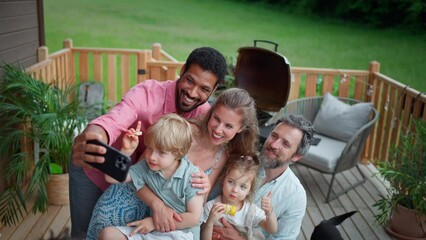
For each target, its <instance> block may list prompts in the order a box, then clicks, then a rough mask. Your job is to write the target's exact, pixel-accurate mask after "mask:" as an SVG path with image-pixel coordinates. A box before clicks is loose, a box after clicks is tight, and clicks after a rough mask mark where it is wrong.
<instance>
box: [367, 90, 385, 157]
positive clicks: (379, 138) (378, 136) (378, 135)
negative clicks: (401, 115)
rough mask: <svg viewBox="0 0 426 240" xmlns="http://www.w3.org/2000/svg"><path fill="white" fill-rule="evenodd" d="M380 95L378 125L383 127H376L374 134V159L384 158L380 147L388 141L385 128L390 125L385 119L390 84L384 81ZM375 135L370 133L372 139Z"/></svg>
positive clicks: (372, 153) (372, 154)
mask: <svg viewBox="0 0 426 240" xmlns="http://www.w3.org/2000/svg"><path fill="white" fill-rule="evenodd" d="M380 96H382V97H381V101H380V102H379V105H378V109H377V111H379V113H381V114H379V119H378V121H377V123H376V124H377V126H382V128H378V127H377V128H376V129H375V130H376V132H375V134H374V137H375V140H374V144H375V145H374V147H373V148H372V152H371V155H370V156H372V157H373V158H374V159H382V158H381V156H380V151H379V149H380V147H381V146H382V144H383V143H384V142H385V141H386V139H384V138H383V135H384V130H385V129H386V131H387V129H389V126H386V125H385V122H386V121H385V119H386V108H387V105H388V102H387V99H388V98H389V85H387V84H386V83H383V88H382V91H381V92H380ZM371 136H373V135H370V140H372V137H371ZM375 150H376V151H375Z"/></svg>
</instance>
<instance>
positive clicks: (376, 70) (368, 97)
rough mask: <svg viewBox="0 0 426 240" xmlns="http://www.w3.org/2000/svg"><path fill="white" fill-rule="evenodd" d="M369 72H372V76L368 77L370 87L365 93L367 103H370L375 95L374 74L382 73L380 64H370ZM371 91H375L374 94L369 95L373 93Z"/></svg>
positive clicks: (373, 62) (374, 62) (375, 62)
mask: <svg viewBox="0 0 426 240" xmlns="http://www.w3.org/2000/svg"><path fill="white" fill-rule="evenodd" d="M368 71H369V72H370V74H369V75H368V84H369V86H368V87H367V92H366V93H365V95H366V102H370V101H371V98H372V96H373V94H374V88H373V87H374V73H379V72H380V63H379V62H377V61H372V62H370V63H369V65H368ZM371 90H372V91H373V92H372V94H369V92H371Z"/></svg>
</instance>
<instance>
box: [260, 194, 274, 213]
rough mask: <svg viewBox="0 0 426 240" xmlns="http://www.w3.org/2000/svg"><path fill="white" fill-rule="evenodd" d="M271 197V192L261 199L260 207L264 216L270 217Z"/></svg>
mask: <svg viewBox="0 0 426 240" xmlns="http://www.w3.org/2000/svg"><path fill="white" fill-rule="evenodd" d="M271 196H272V192H269V193H268V194H267V195H266V196H265V197H263V198H262V201H261V204H260V205H261V207H262V209H263V211H265V214H266V216H269V215H271V213H272V211H273V209H272V203H271Z"/></svg>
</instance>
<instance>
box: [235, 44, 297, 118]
mask: <svg viewBox="0 0 426 240" xmlns="http://www.w3.org/2000/svg"><path fill="white" fill-rule="evenodd" d="M258 41H262V42H267V43H271V44H274V45H275V52H274V51H270V50H268V49H265V48H259V47H256V42H258ZM277 47H278V44H276V43H273V42H270V41H264V40H254V47H242V48H239V49H238V59H237V65H236V68H235V83H236V86H237V87H239V88H243V89H245V90H247V92H249V93H250V95H251V96H252V97H253V98H254V99H255V101H256V107H257V108H258V109H259V110H263V111H272V112H277V111H279V110H280V109H281V108H282V107H284V106H285V105H286V103H287V99H288V97H289V93H290V81H291V76H290V63H289V62H288V60H287V58H286V57H284V56H282V55H281V54H279V53H277V52H276V50H277Z"/></svg>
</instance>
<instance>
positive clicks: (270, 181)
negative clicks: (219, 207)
mask: <svg viewBox="0 0 426 240" xmlns="http://www.w3.org/2000/svg"><path fill="white" fill-rule="evenodd" d="M314 132H315V130H314V127H313V125H312V123H311V122H310V121H308V120H306V119H305V118H304V117H303V116H300V115H287V116H284V117H282V118H281V119H280V120H278V122H277V123H276V125H275V127H274V128H273V130H272V132H271V133H270V134H269V137H268V138H267V139H266V141H265V143H264V145H263V148H262V151H261V154H260V161H261V165H262V168H261V171H260V174H259V178H260V183H259V189H258V190H257V192H256V196H255V198H254V202H255V203H256V204H257V205H258V206H260V203H261V200H262V198H263V197H264V196H266V195H267V194H268V193H269V192H271V193H272V198H271V200H272V206H273V209H274V212H275V214H276V215H277V218H278V231H277V232H276V233H274V234H269V233H267V232H266V231H262V232H263V234H264V236H265V238H266V239H296V238H297V236H298V235H299V232H300V227H301V224H302V220H303V216H304V215H305V211H306V192H305V189H304V188H303V186H302V184H301V183H300V181H299V179H298V178H297V177H296V175H294V173H293V172H292V171H291V169H290V168H289V164H290V163H291V162H297V161H299V160H300V159H301V158H302V156H303V155H304V154H306V153H307V152H308V150H309V147H310V145H311V140H312V137H313V135H314ZM222 223H223V225H224V227H223V228H221V227H215V228H214V234H213V235H214V238H215V239H225V240H227V239H229V240H231V239H232V240H239V239H247V236H244V235H241V234H240V233H239V232H238V231H237V230H236V229H235V228H234V227H233V226H232V225H230V224H229V223H228V222H226V220H224V219H222ZM261 230H262V229H261Z"/></svg>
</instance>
